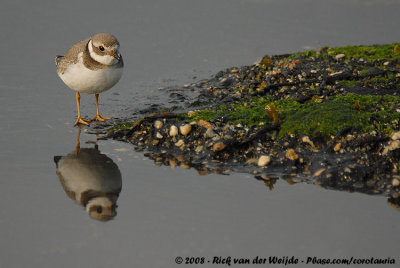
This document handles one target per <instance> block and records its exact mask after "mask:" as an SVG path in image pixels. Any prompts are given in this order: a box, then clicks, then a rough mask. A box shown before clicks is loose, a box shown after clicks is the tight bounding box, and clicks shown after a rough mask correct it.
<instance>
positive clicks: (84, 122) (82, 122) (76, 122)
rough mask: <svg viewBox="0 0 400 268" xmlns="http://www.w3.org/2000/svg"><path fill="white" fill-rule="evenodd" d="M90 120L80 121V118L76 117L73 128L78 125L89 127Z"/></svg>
mask: <svg viewBox="0 0 400 268" xmlns="http://www.w3.org/2000/svg"><path fill="white" fill-rule="evenodd" d="M89 122H90V120H84V119H82V117H80V116H78V119H76V121H75V124H74V125H75V126H76V125H79V124H83V125H89Z"/></svg>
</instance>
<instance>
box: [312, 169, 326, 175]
mask: <svg viewBox="0 0 400 268" xmlns="http://www.w3.org/2000/svg"><path fill="white" fill-rule="evenodd" d="M325 170H326V168H322V169H320V170H317V171H315V172H314V174H313V176H314V177H318V176H319V175H321V174H322V173H324V171H325Z"/></svg>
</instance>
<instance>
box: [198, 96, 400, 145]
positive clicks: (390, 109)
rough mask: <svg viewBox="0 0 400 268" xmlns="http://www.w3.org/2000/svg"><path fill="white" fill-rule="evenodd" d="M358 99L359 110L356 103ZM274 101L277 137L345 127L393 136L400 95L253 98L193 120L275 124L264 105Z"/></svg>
mask: <svg viewBox="0 0 400 268" xmlns="http://www.w3.org/2000/svg"><path fill="white" fill-rule="evenodd" d="M356 101H358V103H359V107H361V108H360V109H357V107H356V106H355V103H356ZM272 102H273V103H274V104H275V106H276V108H277V110H278V114H279V121H280V122H281V125H280V126H281V128H280V131H279V135H278V137H280V138H282V137H284V136H285V135H310V136H317V135H318V136H325V137H327V138H329V137H331V136H334V135H336V134H337V133H338V131H340V130H341V129H343V128H344V127H353V128H354V129H355V130H358V131H360V132H371V131H378V132H381V133H384V134H386V135H390V134H391V133H392V132H393V131H394V129H395V128H396V125H397V127H398V122H399V121H400V113H399V112H397V111H396V107H400V98H399V97H394V96H390V95H385V96H375V95H374V96H372V95H356V94H348V95H346V96H334V97H331V98H329V99H327V100H325V101H323V102H322V103H318V101H310V102H307V103H304V104H300V103H298V102H297V101H295V100H293V99H285V100H276V101H272V100H271V99H269V98H268V97H266V98H253V99H252V100H251V101H249V102H246V103H236V104H232V105H223V106H219V107H216V108H214V109H211V110H202V111H197V112H195V113H194V114H193V116H192V117H191V119H192V120H200V119H203V120H207V121H210V120H216V119H221V118H224V119H225V120H226V121H227V123H229V124H242V125H245V126H249V127H250V126H254V125H262V124H272V123H273V122H272V119H270V118H269V117H268V116H267V115H266V113H265V106H266V105H268V104H270V103H272Z"/></svg>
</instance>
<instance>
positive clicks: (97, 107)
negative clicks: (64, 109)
mask: <svg viewBox="0 0 400 268" xmlns="http://www.w3.org/2000/svg"><path fill="white" fill-rule="evenodd" d="M95 95H96V116H95V117H93V118H92V119H91V120H90V121H93V120H97V121H104V120H108V119H111V118H110V117H102V116H101V115H100V113H99V94H95Z"/></svg>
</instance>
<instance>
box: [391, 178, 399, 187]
mask: <svg viewBox="0 0 400 268" xmlns="http://www.w3.org/2000/svg"><path fill="white" fill-rule="evenodd" d="M392 185H393V186H395V187H396V186H399V185H400V181H399V180H398V179H393V180H392Z"/></svg>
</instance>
